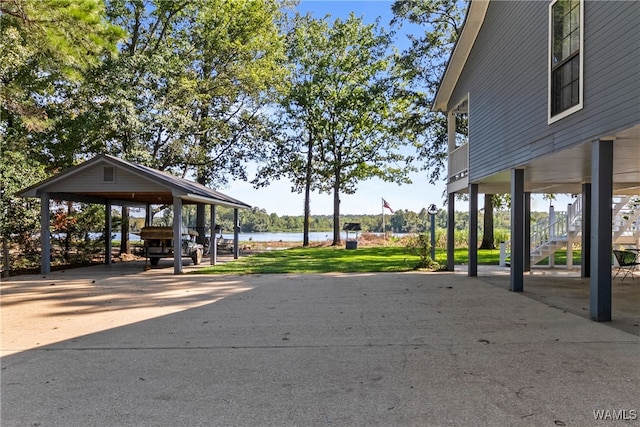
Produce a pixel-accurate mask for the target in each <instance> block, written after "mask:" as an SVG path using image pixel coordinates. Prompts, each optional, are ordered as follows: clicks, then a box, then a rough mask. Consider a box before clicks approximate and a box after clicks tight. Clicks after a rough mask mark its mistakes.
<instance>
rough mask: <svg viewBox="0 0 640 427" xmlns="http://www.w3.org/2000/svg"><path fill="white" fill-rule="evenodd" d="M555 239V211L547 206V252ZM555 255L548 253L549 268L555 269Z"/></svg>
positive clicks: (551, 206)
mask: <svg viewBox="0 0 640 427" xmlns="http://www.w3.org/2000/svg"><path fill="white" fill-rule="evenodd" d="M555 237H556V211H555V209H554V208H553V205H550V206H549V252H551V241H552V240H553V239H554V238H555ZM555 265H556V257H555V254H553V253H549V267H555Z"/></svg>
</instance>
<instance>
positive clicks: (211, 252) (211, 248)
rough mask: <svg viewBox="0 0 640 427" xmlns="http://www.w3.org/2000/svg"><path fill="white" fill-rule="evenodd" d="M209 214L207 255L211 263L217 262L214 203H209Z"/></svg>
mask: <svg viewBox="0 0 640 427" xmlns="http://www.w3.org/2000/svg"><path fill="white" fill-rule="evenodd" d="M209 208H210V214H211V221H210V222H211V231H210V236H211V237H210V238H209V256H210V257H211V265H216V263H217V262H218V236H216V205H209Z"/></svg>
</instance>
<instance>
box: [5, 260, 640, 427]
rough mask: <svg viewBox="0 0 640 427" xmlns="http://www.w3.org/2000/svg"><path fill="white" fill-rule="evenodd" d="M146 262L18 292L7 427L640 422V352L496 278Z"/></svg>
mask: <svg viewBox="0 0 640 427" xmlns="http://www.w3.org/2000/svg"><path fill="white" fill-rule="evenodd" d="M133 264H135V263H131V264H130V265H129V266H124V265H114V266H104V267H99V268H97V269H96V268H93V267H92V268H86V269H78V270H69V271H66V272H59V273H52V274H50V275H47V277H42V276H23V277H19V278H12V279H10V280H9V281H6V282H3V283H2V344H1V349H2V356H3V357H2V359H1V363H2V370H1V373H2V379H1V381H2V382H1V385H2V388H1V392H2V396H1V397H2V400H1V419H0V421H1V423H2V425H3V426H24V425H42V426H45V425H50V426H75V425H78V426H79V425H83V426H84V425H95V426H114V425H121V426H129V425H135V426H151V425H153V426H159V425H162V426H164V425H166V426H173V425H188V426H192V425H193V426H195V425H213V426H218V425H234V426H254V425H255V426H265V425H267V426H289V425H291V426H294V425H310V426H315V425H341V426H343V425H345V426H346V425H348V426H360V425H361V426H371V425H380V426H405V425H411V426H416V425H420V426H432V425H433V426H442V425H513V426H530V425H567V426H570V425H576V426H587V425H616V423H615V422H612V421H611V420H608V421H598V420H596V417H595V416H594V411H604V412H600V414H601V416H602V417H604V418H607V417H609V418H613V417H616V418H626V420H622V421H620V424H621V425H629V424H636V423H638V416H639V415H640V414H638V411H640V407H639V406H640V365H639V363H638V360H639V359H638V355H639V354H640V338H639V337H638V336H636V335H633V334H629V333H627V332H624V331H621V330H618V329H615V328H612V327H610V326H607V325H606V324H598V323H595V322H591V321H589V320H587V319H585V318H583V317H581V316H576V315H574V314H573V313H571V312H569V311H567V310H562V309H557V308H554V307H550V306H548V305H546V304H542V303H540V302H537V301H535V300H533V299H531V298H528V297H526V296H524V295H522V294H515V293H512V292H508V291H505V290H504V289H501V288H500V286H497V285H495V284H489V283H486V282H485V281H483V280H478V279H475V278H468V277H466V276H464V275H462V274H452V273H421V272H412V273H398V274H395V273H384V274H382V273H380V274H322V275H263V276H200V275H193V276H191V275H183V276H173V275H170V274H169V275H168V274H166V271H163V270H165V269H160V270H150V271H146V272H145V271H142V270H141V269H140V268H139V266H137V267H136V266H135V265H133ZM507 282H508V276H507ZM525 286H526V282H525ZM606 411H609V412H606Z"/></svg>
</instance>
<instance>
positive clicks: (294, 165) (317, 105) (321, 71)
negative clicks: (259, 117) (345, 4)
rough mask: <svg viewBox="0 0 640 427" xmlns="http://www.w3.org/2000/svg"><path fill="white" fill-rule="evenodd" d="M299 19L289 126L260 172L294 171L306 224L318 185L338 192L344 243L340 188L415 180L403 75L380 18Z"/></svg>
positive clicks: (336, 212)
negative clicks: (410, 174) (407, 148)
mask: <svg viewBox="0 0 640 427" xmlns="http://www.w3.org/2000/svg"><path fill="white" fill-rule="evenodd" d="M296 24H297V25H296V26H295V27H294V29H293V31H292V33H291V34H290V35H289V39H288V41H289V54H290V60H291V61H292V62H293V65H292V66H293V68H294V73H293V81H292V83H291V89H290V91H289V94H288V96H286V97H285V98H284V100H283V110H282V116H283V121H282V123H283V124H284V127H285V129H286V131H285V132H286V133H285V137H284V138H282V139H281V140H280V144H279V145H278V146H277V147H276V148H275V149H274V151H275V152H277V153H279V158H278V159H277V161H275V162H274V161H272V162H271V163H270V164H269V165H268V166H267V167H265V168H263V169H262V170H261V172H263V173H265V174H267V175H269V176H274V175H275V176H288V177H290V178H292V181H293V184H294V185H293V189H294V190H295V191H304V192H305V224H306V225H305V230H308V222H309V195H310V192H311V190H318V191H320V192H326V193H333V198H334V203H333V244H334V245H337V244H339V243H340V195H341V194H352V193H353V192H355V190H356V187H357V183H358V182H359V181H361V180H364V179H369V178H372V177H379V178H382V179H384V180H387V181H394V182H398V183H401V182H408V178H407V171H408V170H409V169H410V167H409V166H408V165H407V162H408V161H409V160H410V158H408V157H407V156H405V155H404V154H402V153H401V151H400V148H401V147H402V146H403V144H405V136H406V135H405V134H404V132H403V128H402V126H400V125H399V122H400V121H401V118H402V116H403V115H404V114H405V112H406V105H407V103H406V100H405V99H404V97H403V96H402V94H403V93H404V92H403V90H402V89H403V85H404V81H403V80H402V78H400V76H398V75H396V74H395V70H394V68H393V65H394V64H393V61H392V60H391V59H392V58H391V56H390V54H389V50H390V45H391V37H390V35H389V34H387V33H385V32H384V31H383V30H381V29H380V28H379V25H378V23H375V24H371V25H364V24H363V22H362V19H360V18H357V17H355V16H354V15H353V14H352V15H350V16H349V17H348V18H347V19H346V20H341V19H336V20H335V21H334V22H333V23H332V24H329V23H328V21H327V20H326V19H325V20H313V19H312V18H311V17H309V16H305V17H297V18H296ZM283 158H285V159H286V160H288V161H287V162H282V163H280V162H281V161H282V160H283ZM273 159H274V160H275V158H273Z"/></svg>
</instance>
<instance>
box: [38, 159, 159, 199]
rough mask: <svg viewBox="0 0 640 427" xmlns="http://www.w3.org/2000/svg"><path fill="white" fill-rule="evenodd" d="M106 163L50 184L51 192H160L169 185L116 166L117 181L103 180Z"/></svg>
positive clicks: (48, 188) (49, 189) (48, 189)
mask: <svg viewBox="0 0 640 427" xmlns="http://www.w3.org/2000/svg"><path fill="white" fill-rule="evenodd" d="M103 166H104V165H102V164H98V165H96V166H95V167H92V168H89V169H87V170H84V171H81V172H79V173H78V174H77V175H75V176H74V177H73V179H68V180H63V181H60V182H58V183H54V184H53V185H51V186H48V187H47V188H46V189H47V191H49V192H52V193H53V192H58V191H59V192H67V193H71V192H81V193H82V192H100V191H103V192H120V191H127V192H129V191H130V192H132V193H136V192H160V191H167V190H168V189H167V187H163V186H160V185H158V184H157V183H154V182H153V181H150V180H148V179H144V178H142V177H140V176H138V175H136V174H133V173H131V172H128V171H126V170H124V169H120V168H116V182H115V183H104V182H102V177H103V175H102V168H103Z"/></svg>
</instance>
